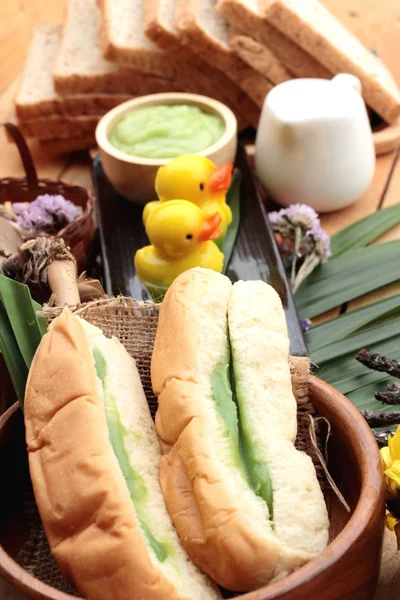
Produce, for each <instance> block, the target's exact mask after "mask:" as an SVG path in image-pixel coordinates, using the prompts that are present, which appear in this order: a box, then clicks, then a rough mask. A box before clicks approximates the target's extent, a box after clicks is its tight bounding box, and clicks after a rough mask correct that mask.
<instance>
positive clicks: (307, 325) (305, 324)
mask: <svg viewBox="0 0 400 600" xmlns="http://www.w3.org/2000/svg"><path fill="white" fill-rule="evenodd" d="M311 325H312V323H311V321H310V319H300V326H301V328H302V330H303V331H308V330H309V329H310V327H311Z"/></svg>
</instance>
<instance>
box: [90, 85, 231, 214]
mask: <svg viewBox="0 0 400 600" xmlns="http://www.w3.org/2000/svg"><path fill="white" fill-rule="evenodd" d="M157 104H190V105H194V106H198V107H200V108H201V109H202V110H203V111H204V112H208V113H211V114H214V115H217V116H219V117H221V119H222V120H223V121H224V124H225V131H224V133H223V135H222V137H221V138H220V139H219V140H218V141H217V142H216V143H215V144H213V145H212V146H210V147H209V148H206V150H203V151H202V152H199V153H198V154H200V155H201V156H206V157H207V158H209V159H210V160H212V161H213V162H214V163H215V164H216V165H218V166H219V165H221V164H224V163H227V162H232V163H233V162H234V160H235V155H236V146H237V121H236V117H235V115H234V114H233V112H232V111H231V110H230V109H229V108H228V107H227V106H225V105H224V104H222V103H221V102H218V101H217V100H213V99H212V98H208V97H207V96H199V95H197V94H184V93H178V92H173V93H169V94H151V95H150V96H142V97H140V98H134V99H133V100H128V101H127V102H124V103H123V104H120V105H119V106H117V107H116V108H113V109H112V110H111V111H110V112H108V113H107V114H106V115H104V117H103V118H102V119H101V120H100V122H99V124H98V125H97V129H96V142H97V145H98V147H99V152H100V157H101V162H102V165H103V168H104V171H105V173H106V175H107V177H108V178H109V180H110V181H111V183H112V184H113V186H114V187H115V189H116V190H117V191H118V192H119V193H120V194H121V195H122V196H125V198H128V200H131V201H132V202H135V203H137V204H145V203H146V202H148V201H149V200H154V199H155V197H156V196H155V190H154V180H155V177H156V173H157V170H158V168H159V167H161V166H162V165H165V164H166V163H167V162H169V160H170V159H153V158H143V157H139V156H131V155H129V154H126V153H125V152H122V151H121V150H118V149H117V148H115V147H114V146H113V145H112V144H111V143H110V141H109V139H108V138H109V135H110V132H111V131H112V129H113V127H114V125H116V123H117V122H118V121H119V120H120V119H121V118H122V117H123V116H124V115H125V114H126V113H128V112H130V111H132V110H134V109H137V108H145V107H148V106H154V105H157Z"/></svg>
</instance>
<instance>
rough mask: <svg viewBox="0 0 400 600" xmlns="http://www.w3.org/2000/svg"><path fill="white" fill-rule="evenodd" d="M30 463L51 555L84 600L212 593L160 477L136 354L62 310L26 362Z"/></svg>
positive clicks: (160, 598) (199, 598) (205, 595)
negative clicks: (183, 540)
mask: <svg viewBox="0 0 400 600" xmlns="http://www.w3.org/2000/svg"><path fill="white" fill-rule="evenodd" d="M25 423H26V441H27V445H28V452H29V467H30V472H31V478H32V483H33V487H34V492H35V497H36V501H37V505H38V508H39V512H40V515H41V518H42V521H43V524H44V528H45V531H46V535H47V538H48V541H49V544H50V547H51V550H52V553H53V555H54V557H55V558H56V560H57V562H58V564H59V566H60V568H61V570H62V571H63V573H64V574H65V576H66V577H67V579H68V580H71V581H72V582H73V583H74V584H75V585H76V587H77V589H78V590H79V592H80V594H81V595H82V596H83V597H84V598H87V600H111V599H112V600H135V599H149V600H153V599H154V600H165V599H166V598H172V599H175V600H178V599H179V600H182V599H185V600H189V599H193V598H195V599H197V600H203V599H206V598H210V599H215V598H218V597H220V595H219V593H218V592H217V591H216V590H215V589H214V587H213V586H212V585H211V584H210V582H209V580H208V579H207V578H206V577H205V576H204V575H203V574H201V573H200V572H199V571H198V570H197V569H196V568H195V567H194V565H193V564H192V563H191V562H190V560H189V558H188V557H187V555H186V553H185V552H184V550H183V549H182V547H181V545H180V543H179V540H178V537H177V535H176V532H175V530H174V528H173V525H172V523H171V520H170V518H169V515H168V513H167V510H166V507H165V503H164V499H163V496H162V492H161V489H160V485H159V482H158V463H159V458H160V450H159V445H158V441H157V436H156V434H155V430H154V425H153V421H152V419H151V416H150V413H149V408H148V405H147V401H146V398H145V396H144V392H143V388H142V385H141V381H140V378H139V374H138V372H137V369H136V365H135V361H134V360H133V359H132V358H131V357H130V356H129V355H128V353H127V352H126V350H125V349H124V347H123V346H122V345H121V344H120V343H119V342H118V340H116V339H114V338H113V339H107V338H105V337H104V335H103V334H102V332H101V331H100V330H99V329H97V328H96V327H93V326H91V325H89V324H88V323H86V322H85V321H83V320H79V319H78V318H77V317H75V316H74V315H73V314H72V313H71V312H70V311H69V309H68V308H65V309H64V310H63V312H62V313H61V315H60V316H59V317H58V318H57V319H55V321H53V323H52V325H51V326H50V328H49V331H48V333H47V334H46V335H45V336H44V338H43V340H42V342H41V344H40V346H39V349H38V351H37V353H36V356H35V359H34V361H33V364H32V367H31V370H30V374H29V379H28V383H27V389H26V398H25Z"/></svg>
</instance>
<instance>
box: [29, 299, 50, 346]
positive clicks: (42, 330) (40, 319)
mask: <svg viewBox="0 0 400 600" xmlns="http://www.w3.org/2000/svg"><path fill="white" fill-rule="evenodd" d="M32 306H33V308H34V310H35V313H36V318H37V321H38V325H39V329H40V333H41V334H42V337H43V336H44V334H45V333H46V332H47V322H46V319H44V318H43V317H39V316H38V315H37V313H38V312H42V310H43V306H41V305H40V304H39V303H38V302H36V301H35V300H32Z"/></svg>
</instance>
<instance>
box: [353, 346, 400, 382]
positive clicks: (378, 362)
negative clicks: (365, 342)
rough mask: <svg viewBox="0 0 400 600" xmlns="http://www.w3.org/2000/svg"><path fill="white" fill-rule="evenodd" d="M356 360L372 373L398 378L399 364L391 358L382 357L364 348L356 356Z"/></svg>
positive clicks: (399, 374) (399, 375)
mask: <svg viewBox="0 0 400 600" xmlns="http://www.w3.org/2000/svg"><path fill="white" fill-rule="evenodd" d="M356 360H358V361H359V362H360V363H361V364H363V365H365V366H366V367H368V368H369V369H373V370H374V371H383V372H384V373H388V375H392V376H393V377H400V363H399V362H398V361H397V360H394V359H393V358H389V357H388V356H383V354H378V353H377V352H370V351H369V350H367V349H365V348H364V349H363V350H360V352H359V353H358V354H357V356H356Z"/></svg>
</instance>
